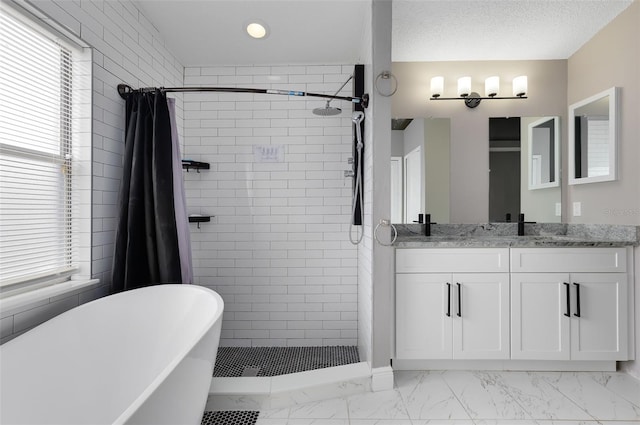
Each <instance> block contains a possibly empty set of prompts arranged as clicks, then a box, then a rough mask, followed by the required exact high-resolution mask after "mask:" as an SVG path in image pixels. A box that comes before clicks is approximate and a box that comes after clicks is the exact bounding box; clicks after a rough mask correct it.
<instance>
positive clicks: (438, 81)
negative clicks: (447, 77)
mask: <svg viewBox="0 0 640 425" xmlns="http://www.w3.org/2000/svg"><path fill="white" fill-rule="evenodd" d="M443 91H444V77H433V78H432V79H431V97H433V98H438V97H440V96H442V92H443Z"/></svg>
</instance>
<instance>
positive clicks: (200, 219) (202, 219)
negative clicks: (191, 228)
mask: <svg viewBox="0 0 640 425" xmlns="http://www.w3.org/2000/svg"><path fill="white" fill-rule="evenodd" d="M210 221H211V216H210V215H190V216H189V223H196V224H197V225H198V229H199V228H200V223H209V222H210Z"/></svg>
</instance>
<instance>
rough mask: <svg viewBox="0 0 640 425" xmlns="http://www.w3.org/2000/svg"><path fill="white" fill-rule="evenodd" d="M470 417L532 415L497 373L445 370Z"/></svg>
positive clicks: (447, 381) (508, 417)
mask: <svg viewBox="0 0 640 425" xmlns="http://www.w3.org/2000/svg"><path fill="white" fill-rule="evenodd" d="M442 377H443V378H444V380H445V382H446V383H447V384H448V385H449V388H451V390H452V391H453V392H454V393H455V395H456V397H457V399H458V400H459V401H460V403H461V404H462V406H463V407H464V409H465V411H466V412H467V413H468V414H469V416H470V417H471V419H473V420H474V421H475V420H476V419H511V420H525V419H528V420H530V419H532V418H531V416H530V415H529V414H528V413H527V412H526V410H525V409H524V408H523V407H522V406H520V404H518V403H517V402H516V400H515V399H514V398H513V397H512V396H511V395H510V394H509V393H508V391H507V390H506V389H505V386H504V384H502V383H501V382H500V380H498V379H497V377H496V375H495V374H493V373H487V372H477V371H447V372H445V373H443V374H442Z"/></svg>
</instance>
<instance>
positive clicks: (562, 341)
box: [511, 273, 571, 360]
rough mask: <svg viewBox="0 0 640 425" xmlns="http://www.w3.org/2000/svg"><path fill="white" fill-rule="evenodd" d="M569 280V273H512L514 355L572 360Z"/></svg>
mask: <svg viewBox="0 0 640 425" xmlns="http://www.w3.org/2000/svg"><path fill="white" fill-rule="evenodd" d="M569 282H570V280H569V274H568V273H513V274H512V275H511V358H512V359H530V360H569V358H570V356H571V352H570V350H571V344H570V342H571V341H570V329H571V319H570V317H567V316H565V314H568V313H569V309H568V308H567V285H566V284H568V283H569ZM565 283H566V284H565Z"/></svg>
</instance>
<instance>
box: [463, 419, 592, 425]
mask: <svg viewBox="0 0 640 425" xmlns="http://www.w3.org/2000/svg"><path fill="white" fill-rule="evenodd" d="M577 424H578V422H576V423H575V424H574V423H570V424H567V423H565V422H562V425H577ZM474 425H541V422H537V421H534V420H524V421H518V420H513V419H510V420H502V419H480V420H477V421H475V422H474ZM555 425H559V423H557V422H556V424H555ZM592 425H597V424H596V422H592Z"/></svg>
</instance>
